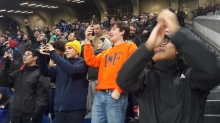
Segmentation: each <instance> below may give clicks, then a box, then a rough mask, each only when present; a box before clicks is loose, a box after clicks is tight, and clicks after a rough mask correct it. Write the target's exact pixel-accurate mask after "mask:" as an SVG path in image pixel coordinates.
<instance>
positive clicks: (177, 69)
mask: <svg viewBox="0 0 220 123" xmlns="http://www.w3.org/2000/svg"><path fill="white" fill-rule="evenodd" d="M165 28H166V29H165ZM166 30H167V31H169V32H167V33H165V32H166ZM165 34H166V35H165ZM201 54H202V57H201ZM182 58H184V60H185V61H186V62H187V65H186V64H185V63H184V60H183V59H182ZM149 62H152V66H151V67H147V68H146V64H148V63H149ZM219 71H220V62H219V61H218V59H217V58H216V56H215V55H214V54H213V53H212V52H211V51H209V50H208V48H207V47H205V45H204V44H202V42H200V41H199V40H198V39H197V38H195V36H193V35H192V34H190V32H188V31H187V30H185V29H184V28H181V27H180V26H179V23H178V20H177V17H176V15H175V14H174V13H172V12H171V11H169V10H163V11H162V12H161V13H160V14H159V16H158V24H157V26H156V27H155V28H154V30H153V31H152V33H151V35H150V37H149V39H148V41H147V42H146V43H145V44H144V45H143V46H141V47H140V48H139V49H138V50H137V51H136V52H135V53H133V55H132V56H131V57H130V58H129V59H128V60H127V61H126V62H125V63H124V64H123V66H122V68H121V70H120V71H119V74H118V78H117V83H118V85H119V87H121V88H122V89H124V90H125V91H127V92H136V93H139V97H138V105H139V111H140V112H139V123H162V122H163V123H202V122H203V117H204V108H205V103H206V100H207V96H208V94H209V91H210V90H211V89H212V88H214V87H215V86H217V85H218V84H219V83H220V76H219Z"/></svg>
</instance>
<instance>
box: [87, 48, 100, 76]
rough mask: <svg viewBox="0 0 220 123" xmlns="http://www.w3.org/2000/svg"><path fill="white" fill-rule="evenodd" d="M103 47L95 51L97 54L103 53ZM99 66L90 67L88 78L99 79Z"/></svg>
mask: <svg viewBox="0 0 220 123" xmlns="http://www.w3.org/2000/svg"><path fill="white" fill-rule="evenodd" d="M102 51H103V49H98V50H96V51H95V52H94V54H95V55H98V54H99V53H101V52H102ZM98 72H99V70H98V68H94V67H89V69H88V80H98Z"/></svg>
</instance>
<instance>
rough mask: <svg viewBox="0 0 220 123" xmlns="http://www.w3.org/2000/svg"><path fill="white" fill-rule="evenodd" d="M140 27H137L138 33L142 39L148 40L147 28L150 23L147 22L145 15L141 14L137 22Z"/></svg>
mask: <svg viewBox="0 0 220 123" xmlns="http://www.w3.org/2000/svg"><path fill="white" fill-rule="evenodd" d="M137 26H138V29H137V35H138V36H139V37H140V39H141V41H143V42H144V41H146V40H147V38H148V35H147V30H146V29H147V28H148V26H149V25H148V24H147V23H146V22H145V17H144V16H140V17H139V22H138V23H137Z"/></svg>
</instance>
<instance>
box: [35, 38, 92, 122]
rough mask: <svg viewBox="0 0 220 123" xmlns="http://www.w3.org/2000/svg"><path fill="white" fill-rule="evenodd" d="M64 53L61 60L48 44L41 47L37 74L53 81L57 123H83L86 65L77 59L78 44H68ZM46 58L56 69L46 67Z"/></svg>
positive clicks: (79, 58) (75, 42) (80, 59)
mask: <svg viewBox="0 0 220 123" xmlns="http://www.w3.org/2000/svg"><path fill="white" fill-rule="evenodd" d="M65 52H66V58H63V57H61V56H60V55H58V54H57V53H56V52H55V49H54V47H53V46H52V45H51V44H47V45H43V46H42V47H41V49H40V53H41V54H40V55H39V60H38V62H39V68H40V72H41V74H42V75H43V76H47V77H52V78H56V89H55V97H54V113H55V117H56V123H84V117H85V110H86V90H87V88H88V81H87V80H86V76H87V71H88V66H87V65H86V63H85V61H84V60H83V59H82V58H81V57H80V53H81V45H80V43H79V42H78V41H72V42H68V43H67V44H66V45H65ZM47 55H49V56H50V59H52V60H53V61H54V63H56V66H53V67H48V63H47Z"/></svg>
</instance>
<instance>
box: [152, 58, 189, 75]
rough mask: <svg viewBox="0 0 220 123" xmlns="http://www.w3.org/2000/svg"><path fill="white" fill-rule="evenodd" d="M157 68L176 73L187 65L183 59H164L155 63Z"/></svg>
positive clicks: (154, 65)
mask: <svg viewBox="0 0 220 123" xmlns="http://www.w3.org/2000/svg"><path fill="white" fill-rule="evenodd" d="M153 67H154V69H155V70H159V71H161V72H167V73H170V74H172V73H175V72H177V71H182V70H183V69H184V68H186V67H187V65H186V64H185V63H184V61H183V60H182V59H176V60H172V61H171V60H162V61H158V62H156V63H154V64H153Z"/></svg>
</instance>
